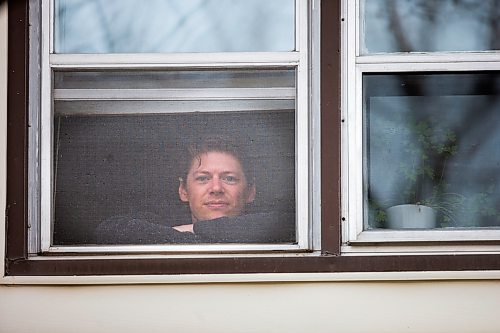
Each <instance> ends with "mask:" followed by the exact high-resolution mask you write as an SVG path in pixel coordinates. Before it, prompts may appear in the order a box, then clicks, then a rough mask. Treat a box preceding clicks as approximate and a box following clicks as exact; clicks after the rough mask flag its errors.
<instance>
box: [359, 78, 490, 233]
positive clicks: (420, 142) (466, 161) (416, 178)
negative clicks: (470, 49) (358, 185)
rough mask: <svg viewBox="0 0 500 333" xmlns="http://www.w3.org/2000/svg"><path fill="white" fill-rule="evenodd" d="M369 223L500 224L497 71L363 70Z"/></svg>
mask: <svg viewBox="0 0 500 333" xmlns="http://www.w3.org/2000/svg"><path fill="white" fill-rule="evenodd" d="M363 85H364V92H363V94H364V109H363V117H364V140H365V149H364V160H365V163H366V164H365V175H364V180H365V181H364V183H365V207H366V208H367V209H366V213H365V215H366V219H365V221H367V222H366V223H365V227H366V228H368V229H373V228H391V229H401V228H477V227H500V175H499V172H500V131H498V129H499V128H500V97H499V93H500V74H499V73H498V72H493V73H474V74H471V73H467V74H465V73H452V74H443V73H434V74H391V75H385V74H366V75H364V77H363Z"/></svg>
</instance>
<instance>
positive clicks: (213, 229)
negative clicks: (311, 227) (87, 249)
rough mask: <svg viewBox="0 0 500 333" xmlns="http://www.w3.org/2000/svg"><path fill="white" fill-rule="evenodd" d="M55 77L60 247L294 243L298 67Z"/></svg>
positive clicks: (55, 231)
mask: <svg viewBox="0 0 500 333" xmlns="http://www.w3.org/2000/svg"><path fill="white" fill-rule="evenodd" d="M54 76H55V82H56V83H55V87H56V89H55V90H54V96H55V97H54V123H53V128H54V137H53V141H54V147H53V149H54V160H53V169H54V177H53V178H54V227H53V244H54V245H92V244H187V243H200V244H211V243H274V244H276V243H284V244H291V243H294V242H296V232H295V230H296V228H295V223H296V222H295V220H296V219H295V177H296V171H295V131H296V126H295V119H296V112H295V95H294V94H292V95H288V93H287V94H285V95H286V96H284V95H283V94H282V92H280V91H281V90H280V89H285V90H286V91H288V90H291V91H292V92H294V91H295V89H296V88H295V70H294V69H287V70H284V69H283V70H267V71H266V70H248V71H245V70H212V71H208V70H207V71H198V70H197V71H178V72H164V71H163V72H161V71H158V72H153V71H145V72H140V71H137V72H126V71H123V72H106V71H102V72H56V73H55V75H54ZM92 86H95V87H98V88H99V89H92ZM125 87H126V88H130V91H128V94H136V95H134V96H132V97H131V96H129V95H127V94H124V95H119V94H118V95H117V91H125V92H127V89H125ZM234 89H236V92H235V93H234V94H232V93H231V91H232V90H234ZM96 90H97V91H99V90H102V91H100V92H99V94H100V95H97V96H96V95H93V94H94V93H95V91H96ZM254 90H256V91H257V92H256V93H255V94H253V95H252V94H250V95H248V91H251V92H253V91H254ZM68 91H69V92H68ZM151 91H154V93H155V94H157V95H156V96H155V95H154V94H153V95H148V93H150V92H151ZM165 91H166V92H167V93H168V94H167V95H164V94H165ZM185 92H187V93H186V94H184V93H185ZM221 92H222V93H221ZM262 92H263V93H262ZM172 93H173V95H172ZM175 93H177V94H178V95H179V96H181V97H179V96H176V95H175ZM141 94H143V95H142V96H141ZM214 94H215V95H214ZM238 94H241V96H239V95H238ZM276 94H277V95H276ZM58 96H59V97H61V98H58ZM214 96H216V97H214ZM259 96H260V97H259ZM262 96H264V97H262ZM214 141H216V142H215V143H214ZM194 144H198V146H197V147H198V148H197V149H198V150H193V149H194V148H193V145H194ZM200 145H201V146H203V147H205V146H208V147H209V148H210V147H212V148H210V149H208V148H207V150H206V154H205V153H203V152H204V151H203V149H200V148H199V147H200ZM193 151H194V152H196V151H201V152H202V153H200V154H195V153H193ZM213 152H215V153H216V154H215V155H217V156H216V157H217V158H215V161H214V162H213V163H212V164H210V163H211V162H210V163H209V162H206V159H205V158H208V157H209V156H212V155H210V154H211V153H213ZM190 154H192V155H193V156H194V157H193V158H191V157H190V156H191V155H190ZM204 154H205V155H204ZM227 155H229V156H231V157H230V158H229V162H231V161H232V162H231V163H233V162H234V160H237V161H238V162H237V163H236V162H234V163H233V164H230V163H229V162H228V161H227V159H226V158H225V157H227ZM236 155H238V156H236ZM233 156H236V157H235V158H234V159H232V157H233ZM206 163H209V164H208V166H207V165H206ZM238 165H239V166H238ZM202 167H203V168H206V170H205V169H204V170H202V171H203V172H202V173H201V174H195V173H194V171H193V173H191V171H192V169H193V168H194V169H193V170H198V168H202ZM217 168H220V169H222V170H219V169H217ZM214 169H215V171H214ZM200 172H201V171H200ZM190 177H191V178H190ZM243 179H244V180H243ZM181 184H182V186H181ZM198 185H199V186H200V187H203V186H205V185H206V186H209V185H210V186H213V187H210V191H208V192H207V193H205V192H201V193H202V194H203V195H200V196H198V197H197V196H196V193H198V192H195V191H194V190H193V189H195V188H200V187H197V186H198ZM235 189H236V190H237V191H236V192H235ZM181 190H185V191H184V192H183V191H181ZM252 191H253V192H252ZM181 193H184V194H185V195H184V196H183V194H181ZM205 195H206V196H205ZM205 206H207V207H209V208H207V209H208V211H210V212H211V213H214V212H215V213H216V214H215V215H210V214H208V215H207V214H205V213H203V212H205V211H206V209H205V208H203V207H205ZM233 208H234V209H233ZM195 218H196V222H195ZM193 222H195V223H194V225H195V230H194V231H195V233H194V235H193V234H190V233H180V232H177V231H176V230H174V229H173V228H172V227H175V226H179V225H189V224H192V223H193Z"/></svg>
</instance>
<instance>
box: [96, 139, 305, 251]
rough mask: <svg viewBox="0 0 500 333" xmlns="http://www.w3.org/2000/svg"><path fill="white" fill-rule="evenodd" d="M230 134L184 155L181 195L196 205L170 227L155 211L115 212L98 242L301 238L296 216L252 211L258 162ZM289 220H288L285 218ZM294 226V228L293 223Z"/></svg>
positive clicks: (98, 235)
mask: <svg viewBox="0 0 500 333" xmlns="http://www.w3.org/2000/svg"><path fill="white" fill-rule="evenodd" d="M247 156H248V155H247V154H246V153H245V152H244V149H243V148H242V147H240V146H238V145H236V144H234V143H233V142H232V141H231V140H230V139H228V138H222V137H215V138H205V139H204V140H202V141H201V142H200V143H195V144H191V145H190V146H189V148H188V149H187V151H186V153H185V156H183V158H181V170H182V174H183V176H182V177H179V182H180V183H179V187H178V194H179V198H180V200H181V201H182V202H184V203H186V204H187V205H188V206H189V209H190V215H191V216H190V217H189V218H187V219H186V222H185V223H182V224H179V225H176V226H173V227H170V226H169V225H168V223H167V224H166V223H164V221H161V220H159V218H158V217H157V216H155V215H154V214H151V213H146V214H138V215H137V217H134V218H130V217H114V218H111V219H109V220H107V221H105V222H103V223H101V224H100V225H99V227H98V228H97V230H96V232H95V236H96V237H95V242H96V243H97V244H160V243H167V244H168V243H275V242H293V241H295V228H294V223H293V224H291V223H289V222H290V221H292V222H293V221H294V216H288V215H285V214H273V213H254V214H247V209H246V208H247V205H248V204H250V203H252V202H253V201H254V199H255V197H256V195H257V194H256V186H255V176H254V172H253V169H252V168H251V166H252V164H251V163H250V161H248V160H247V158H248V157H247ZM283 221H286V222H287V223H283ZM287 226H288V227H287Z"/></svg>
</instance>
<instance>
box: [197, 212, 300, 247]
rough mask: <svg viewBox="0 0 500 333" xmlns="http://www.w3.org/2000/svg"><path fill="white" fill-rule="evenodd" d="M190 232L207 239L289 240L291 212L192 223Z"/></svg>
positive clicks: (292, 234)
mask: <svg viewBox="0 0 500 333" xmlns="http://www.w3.org/2000/svg"><path fill="white" fill-rule="evenodd" d="M194 232H195V233H196V235H198V236H199V237H200V238H201V239H203V240H204V241H207V242H222V243H293V242H295V214H285V213H277V212H266V213H254V214H244V215H239V216H235V217H221V218H218V219H214V220H208V221H200V222H197V223H195V225H194Z"/></svg>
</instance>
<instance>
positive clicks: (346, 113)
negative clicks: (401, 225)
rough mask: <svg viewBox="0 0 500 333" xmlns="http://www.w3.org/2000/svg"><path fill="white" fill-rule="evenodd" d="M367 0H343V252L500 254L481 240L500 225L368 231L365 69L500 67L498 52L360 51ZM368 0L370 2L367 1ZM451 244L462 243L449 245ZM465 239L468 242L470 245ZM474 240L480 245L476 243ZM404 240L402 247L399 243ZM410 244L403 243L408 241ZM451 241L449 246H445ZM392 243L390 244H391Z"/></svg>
mask: <svg viewBox="0 0 500 333" xmlns="http://www.w3.org/2000/svg"><path fill="white" fill-rule="evenodd" d="M361 1H363V0H355V1H349V0H344V1H343V9H342V10H343V14H344V17H345V21H346V23H345V24H344V25H343V31H342V38H343V41H342V45H343V49H344V52H343V55H342V56H343V59H342V91H343V93H342V101H341V104H342V119H344V122H343V123H342V126H343V128H342V159H343V161H346V162H344V163H342V193H343V194H344V196H343V197H344V198H346V199H345V200H343V202H342V216H343V223H342V239H343V242H342V244H343V245H342V252H343V253H346V254H349V253H353V254H356V253H377V254H382V253H388V254H392V253H437V252H439V253H441V252H443V253H451V252H460V251H462V252H474V253H477V252H495V253H496V252H500V246H499V245H485V244H479V245H477V242H482V241H498V240H500V229H499V228H496V229H495V228H478V229H469V230H463V229H460V230H438V229H436V230H390V229H387V230H364V227H363V222H364V218H365V217H364V202H363V200H364V198H363V192H364V184H363V167H364V162H363V144H364V142H363V110H362V108H363V105H362V102H363V101H362V98H363V96H362V76H363V74H364V73H391V72H409V73H411V72H434V71H439V72H446V71H450V72H451V71H453V72H461V71H463V72H472V71H491V70H497V71H498V70H500V60H499V59H500V52H498V51H489V52H418V53H385V54H367V55H362V54H361V53H360V45H361V38H362V36H361V34H362V29H361V27H362V24H363V22H362V20H361V12H360V10H361V8H360V7H361V5H360V2H361ZM368 1H369V0H368ZM449 242H458V243H460V242H462V243H460V244H459V245H456V244H455V245H449ZM466 242H470V243H469V244H466ZM472 242H476V245H474V244H472ZM401 243H403V245H401ZM405 243H406V244H407V245H404V244H405ZM447 243H448V244H447ZM389 245H390V246H389Z"/></svg>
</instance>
